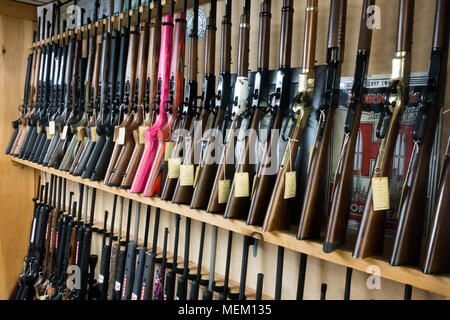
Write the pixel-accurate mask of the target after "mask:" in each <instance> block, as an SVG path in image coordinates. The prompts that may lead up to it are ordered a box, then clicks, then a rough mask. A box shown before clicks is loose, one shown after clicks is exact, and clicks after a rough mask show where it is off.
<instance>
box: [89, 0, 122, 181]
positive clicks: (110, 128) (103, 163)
mask: <svg viewBox="0 0 450 320" xmlns="http://www.w3.org/2000/svg"><path fill="white" fill-rule="evenodd" d="M128 7H129V6H128ZM121 8H123V0H121ZM127 21H128V22H127V25H126V26H124V27H123V28H122V27H121V26H122V20H121V19H120V15H119V18H118V24H117V31H115V35H114V36H115V37H114V36H113V43H112V47H111V48H112V49H111V53H112V55H114V54H116V55H117V52H116V50H119V51H118V58H119V60H118V63H117V61H116V58H115V56H114V57H112V58H111V59H110V61H111V65H110V70H111V72H110V74H109V81H110V82H109V92H110V93H109V95H108V96H107V98H109V99H110V100H109V101H110V103H111V104H112V106H111V112H110V113H109V115H108V117H109V118H107V119H106V120H105V121H104V126H105V134H106V141H105V144H104V146H103V150H101V153H100V156H99V157H98V160H97V159H95V161H92V164H93V165H95V168H92V167H90V170H87V172H86V174H85V177H87V178H90V179H91V180H92V181H100V180H103V179H104V177H105V174H106V169H107V165H108V163H109V160H110V158H111V156H112V152H113V148H114V144H115V143H114V142H115V131H116V128H117V127H118V126H119V124H120V118H121V115H122V109H123V105H122V101H123V99H124V92H125V71H126V70H125V68H126V66H127V62H126V60H127V53H128V45H129V40H130V24H131V17H130V16H129V15H128V20H127ZM115 42H117V44H116V43H115ZM115 45H116V47H114V46H115ZM117 45H119V48H117ZM116 68H117V69H116ZM92 169H93V170H92Z"/></svg>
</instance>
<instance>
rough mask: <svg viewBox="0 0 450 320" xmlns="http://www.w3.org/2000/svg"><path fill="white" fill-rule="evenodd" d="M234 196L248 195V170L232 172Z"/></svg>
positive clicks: (242, 196)
mask: <svg viewBox="0 0 450 320" xmlns="http://www.w3.org/2000/svg"><path fill="white" fill-rule="evenodd" d="M234 181H235V183H234V196H235V197H236V198H244V197H248V196H249V195H250V181H249V177H248V172H236V173H235V174H234Z"/></svg>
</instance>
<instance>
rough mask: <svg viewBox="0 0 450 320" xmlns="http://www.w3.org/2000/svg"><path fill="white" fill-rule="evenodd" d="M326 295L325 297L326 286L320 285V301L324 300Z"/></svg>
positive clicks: (324, 284)
mask: <svg viewBox="0 0 450 320" xmlns="http://www.w3.org/2000/svg"><path fill="white" fill-rule="evenodd" d="M326 295H327V284H326V283H322V284H321V285H320V300H325V298H326Z"/></svg>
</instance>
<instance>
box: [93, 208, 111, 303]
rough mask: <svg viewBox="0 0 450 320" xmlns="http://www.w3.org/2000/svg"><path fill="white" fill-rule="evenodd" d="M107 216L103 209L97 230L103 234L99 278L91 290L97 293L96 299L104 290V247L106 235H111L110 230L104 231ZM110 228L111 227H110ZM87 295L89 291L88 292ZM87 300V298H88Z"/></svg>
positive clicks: (100, 296)
mask: <svg viewBox="0 0 450 320" xmlns="http://www.w3.org/2000/svg"><path fill="white" fill-rule="evenodd" d="M108 216H109V212H108V210H105V214H104V216H103V229H101V230H98V231H99V233H100V234H103V237H102V258H101V265H100V274H99V278H98V282H97V283H96V284H95V286H94V288H93V290H92V291H95V292H96V293H98V300H100V299H102V295H103V290H104V284H103V282H104V276H103V274H102V271H103V270H105V266H104V263H103V261H104V260H106V259H107V255H106V254H107V253H105V247H106V237H108V235H109V236H112V233H111V232H110V233H109V234H108V233H107V232H106V231H107V230H106V227H107V224H108ZM111 229H112V228H111ZM88 295H89V293H88ZM88 300H89V298H88Z"/></svg>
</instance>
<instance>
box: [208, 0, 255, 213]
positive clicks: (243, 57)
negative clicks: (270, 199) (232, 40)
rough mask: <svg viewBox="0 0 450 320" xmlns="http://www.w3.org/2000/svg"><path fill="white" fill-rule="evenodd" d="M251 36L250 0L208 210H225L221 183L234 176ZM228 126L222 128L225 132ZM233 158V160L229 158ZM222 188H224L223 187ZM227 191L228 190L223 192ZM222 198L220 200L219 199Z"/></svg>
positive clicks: (243, 16) (241, 27)
mask: <svg viewBox="0 0 450 320" xmlns="http://www.w3.org/2000/svg"><path fill="white" fill-rule="evenodd" d="M249 37H250V1H249V0H246V1H245V2H244V7H243V9H242V14H241V18H240V25H239V48H238V60H237V61H238V68H237V69H238V74H237V79H236V84H235V89H234V99H233V109H232V112H231V117H232V118H233V122H232V123H231V125H230V129H229V131H228V133H227V135H226V137H225V143H226V144H225V147H224V149H223V152H222V154H221V157H220V163H219V166H218V169H217V173H216V176H215V179H214V185H213V188H212V192H211V196H210V198H209V203H208V206H207V210H206V211H207V212H211V213H222V212H224V211H225V206H226V200H225V199H223V198H226V199H228V195H226V194H225V195H224V196H223V197H221V199H219V191H222V190H219V185H222V183H220V182H221V181H222V182H223V184H225V182H226V181H227V180H228V182H229V183H230V184H231V179H233V177H234V171H235V165H234V161H233V160H234V143H235V140H236V133H237V132H239V128H240V125H241V122H242V121H241V120H242V115H243V114H244V113H245V111H246V109H247V107H246V104H247V98H248V78H247V75H248V55H249ZM225 130H226V128H225V127H224V129H223V130H222V133H225ZM230 157H231V158H232V159H231V161H230V159H229V158H230ZM221 189H222V188H221ZM223 193H226V192H223ZM219 200H220V201H219Z"/></svg>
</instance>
